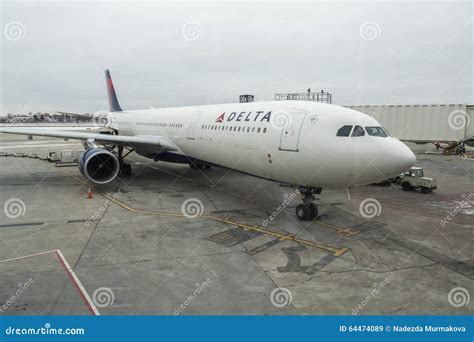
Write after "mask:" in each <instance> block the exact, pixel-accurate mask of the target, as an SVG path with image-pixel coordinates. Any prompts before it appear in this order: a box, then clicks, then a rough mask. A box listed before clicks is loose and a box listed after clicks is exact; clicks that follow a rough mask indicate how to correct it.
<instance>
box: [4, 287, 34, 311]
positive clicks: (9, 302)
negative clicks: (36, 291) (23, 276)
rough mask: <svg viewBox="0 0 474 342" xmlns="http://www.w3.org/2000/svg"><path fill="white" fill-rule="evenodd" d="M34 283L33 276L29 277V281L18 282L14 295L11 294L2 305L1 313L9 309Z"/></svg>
mask: <svg viewBox="0 0 474 342" xmlns="http://www.w3.org/2000/svg"><path fill="white" fill-rule="evenodd" d="M33 283H34V280H33V279H32V278H30V279H28V281H27V282H25V283H18V284H17V286H18V289H17V290H16V291H15V293H14V294H13V295H11V296H10V297H9V298H8V299H7V300H6V302H5V303H4V304H3V305H2V306H0V313H1V312H4V311H7V310H8V308H9V307H11V306H12V305H13V304H14V303H15V302H16V301H17V299H18V298H20V296H21V295H22V294H23V293H24V292H25V291H26V290H27V289H28V288H29V287H30V286H31V285H32V284H33Z"/></svg>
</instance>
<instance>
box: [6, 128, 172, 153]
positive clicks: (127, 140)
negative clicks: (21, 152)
mask: <svg viewBox="0 0 474 342" xmlns="http://www.w3.org/2000/svg"><path fill="white" fill-rule="evenodd" d="M0 133H8V134H21V135H31V136H41V137H52V138H62V139H77V140H83V141H87V140H89V141H94V142H97V143H99V144H101V143H102V144H103V143H106V144H115V145H121V146H127V147H132V148H135V149H138V150H147V151H154V152H164V151H177V150H178V148H177V147H176V145H175V144H174V143H173V142H172V141H171V140H170V139H168V138H167V137H162V136H149V135H135V136H127V135H111V134H100V133H86V132H74V131H61V130H43V129H37V128H36V129H35V128H12V127H0Z"/></svg>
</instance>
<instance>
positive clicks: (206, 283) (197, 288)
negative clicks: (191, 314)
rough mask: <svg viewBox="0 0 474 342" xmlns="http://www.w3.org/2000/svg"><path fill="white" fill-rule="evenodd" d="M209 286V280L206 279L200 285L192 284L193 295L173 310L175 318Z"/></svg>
mask: <svg viewBox="0 0 474 342" xmlns="http://www.w3.org/2000/svg"><path fill="white" fill-rule="evenodd" d="M210 284H211V279H209V278H207V279H206V280H205V281H203V282H202V283H201V284H199V283H196V284H194V286H195V288H194V291H193V293H192V294H191V295H190V296H188V298H186V299H185V300H184V302H183V303H182V304H181V305H180V306H178V307H177V308H176V309H174V314H175V315H176V316H178V315H180V314H181V312H183V310H184V309H186V308H187V307H188V306H189V305H190V304H191V303H192V302H194V300H195V299H196V298H197V296H198V295H200V294H201V293H203V292H204V290H205V289H206V288H207V287H208V286H209V285H210Z"/></svg>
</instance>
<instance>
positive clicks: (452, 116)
mask: <svg viewBox="0 0 474 342" xmlns="http://www.w3.org/2000/svg"><path fill="white" fill-rule="evenodd" d="M469 123H470V122H469V115H467V113H466V111H464V110H462V109H456V110H453V111H452V112H451V113H449V115H448V124H449V127H451V129H453V130H455V131H458V130H460V129H464V128H466V127H467V126H469Z"/></svg>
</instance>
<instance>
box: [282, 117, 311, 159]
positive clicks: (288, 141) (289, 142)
mask: <svg viewBox="0 0 474 342" xmlns="http://www.w3.org/2000/svg"><path fill="white" fill-rule="evenodd" d="M305 117H306V114H305V113H294V114H289V115H288V116H286V118H285V125H284V126H283V130H282V131H281V137H280V150H283V151H294V152H298V142H299V139H300V132H301V127H302V126H303V122H304V118H305Z"/></svg>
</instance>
